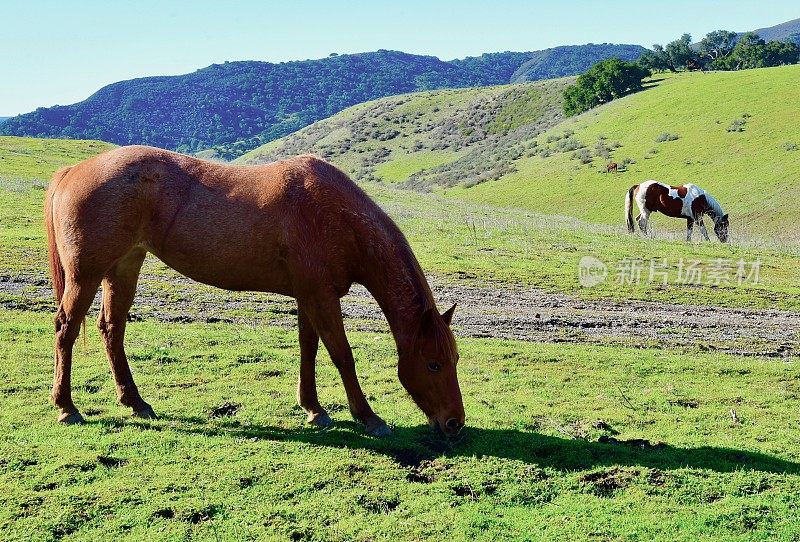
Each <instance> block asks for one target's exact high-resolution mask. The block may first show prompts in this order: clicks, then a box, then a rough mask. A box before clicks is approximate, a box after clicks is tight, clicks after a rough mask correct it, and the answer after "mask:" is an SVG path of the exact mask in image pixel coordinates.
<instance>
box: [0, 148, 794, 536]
mask: <svg viewBox="0 0 800 542" xmlns="http://www.w3.org/2000/svg"><path fill="white" fill-rule="evenodd" d="M29 144H30V145H38V144H39V143H37V142H36V140H27V141H26V140H19V139H18V138H0V157H9V156H12V155H13V156H14V157H15V158H14V160H16V162H15V164H16V165H15V169H14V170H13V172H11V171H10V170H8V171H7V170H6V169H2V170H0V244H1V245H2V256H1V258H0V277H1V278H0V344H1V345H2V349H0V395H2V406H3V408H2V410H0V504H1V505H2V506H0V538H2V539H4V540H62V539H63V540H96V539H107V538H112V537H113V538H116V539H130V540H189V539H192V540H238V539H243V540H248V539H252V540H256V539H277V540H282V539H283V540H285V539H290V540H418V539H426V540H441V539H442V538H444V537H449V538H451V539H453V540H468V539H478V540H484V539H485V540H525V539H530V540H541V539H546V540H575V539H587V538H588V539H598V540H617V539H623V540H692V541H694V540H704V539H726V540H759V539H761V540H768V539H769V540H795V539H796V537H797V533H798V532H800V524H799V523H800V520H798V518H797V516H796V514H795V513H794V510H796V509H797V507H798V506H800V445H798V442H800V424H798V421H799V420H798V414H797V413H798V408H797V406H798V404H800V403H799V401H800V384H798V378H797V376H798V375H797V356H796V351H797V345H798V340H799V339H800V337H798V326H797V319H796V314H797V310H798V308H799V307H800V301H798V299H800V296H798V293H800V277H798V273H797V272H796V270H797V269H798V265H799V264H800V250H798V248H797V246H796V245H794V244H792V243H782V242H774V241H765V240H764V239H763V238H759V237H752V236H747V237H745V236H739V238H738V239H736V238H735V241H734V243H732V244H731V245H720V244H717V243H700V242H695V243H691V244H687V243H685V242H683V241H681V240H679V239H673V238H671V237H670V236H669V235H666V234H662V235H660V236H658V237H656V238H653V239H645V238H642V237H640V236H628V235H627V234H625V233H623V232H622V224H621V221H620V225H619V226H607V225H598V224H592V223H589V222H582V221H580V220H577V219H575V218H570V217H566V216H558V215H540V214H535V213H533V212H530V211H524V210H509V209H501V208H494V207H489V206H486V205H484V204H478V203H463V202H460V201H457V200H452V199H450V198H449V197H439V196H431V195H423V194H416V193H411V192H408V191H403V190H397V189H395V188H392V187H390V186H384V185H380V184H367V185H365V187H366V188H367V190H368V191H369V192H370V194H371V195H372V196H373V197H375V198H376V199H377V200H378V201H379V202H380V203H381V205H382V206H383V207H384V208H385V209H386V210H387V211H388V212H389V213H390V215H391V216H392V217H394V218H395V219H396V220H397V222H398V224H399V225H400V226H401V228H402V229H403V230H404V232H406V234H407V236H408V237H409V240H410V242H411V244H412V247H413V248H414V250H415V252H416V254H417V256H418V257H419V259H420V262H421V264H422V266H423V268H424V269H425V271H426V272H427V273H429V274H430V276H431V279H432V282H433V283H434V294H435V296H436V298H437V301H438V302H439V305H440V308H445V307H446V306H448V305H447V304H448V303H450V302H453V301H456V302H459V304H460V308H459V309H457V311H456V316H455V321H454V329H455V332H456V336H457V337H458V338H459V345H460V349H461V362H460V364H459V376H460V381H461V386H462V391H463V395H464V401H465V407H466V411H467V428H466V429H465V431H463V432H462V434H461V435H460V436H459V437H458V438H456V439H454V440H450V441H448V440H444V439H441V438H440V437H436V436H434V435H432V434H431V433H430V432H429V430H428V428H427V425H426V424H425V423H424V422H425V419H424V416H423V415H422V414H421V413H420V412H419V411H418V409H417V408H416V407H415V406H414V405H413V404H412V402H411V401H410V399H409V398H408V397H407V395H406V394H405V392H404V391H403V390H402V388H401V386H400V384H399V382H398V381H397V377H396V354H395V352H394V343H393V341H392V338H391V335H389V334H388V332H387V329H386V327H385V324H384V323H383V321H382V320H381V319H380V318H379V317H377V316H376V315H375V308H374V305H373V304H372V303H371V302H370V301H369V300H367V299H365V298H363V297H360V296H359V295H353V296H349V297H348V298H347V299H346V300H345V312H346V314H348V315H349V318H348V319H347V321H346V325H347V327H348V329H349V330H350V336H351V340H352V343H353V346H354V352H355V356H356V360H357V367H358V370H359V375H360V376H361V379H362V383H363V386H364V389H365V392H366V393H367V394H368V397H369V399H370V402H371V403H372V405H373V407H374V408H375V410H376V412H377V413H378V414H379V415H381V416H382V417H384V419H386V421H387V422H388V423H389V424H390V425H391V426H392V427H393V428H394V430H395V433H394V435H393V436H391V437H389V438H386V439H374V438H370V437H365V436H363V434H362V431H361V428H360V426H359V425H357V424H356V423H354V422H351V421H349V414H348V413H347V409H346V408H345V407H344V405H345V404H346V402H345V399H344V391H343V389H342V386H341V383H340V381H339V377H338V374H337V373H336V371H335V369H334V368H333V366H332V364H331V363H330V361H329V360H328V359H327V355H326V354H325V353H324V352H321V353H320V356H319V358H320V359H319V362H318V384H319V389H320V397H321V401H322V403H323V406H325V407H326V408H327V409H328V410H329V412H330V413H331V415H332V417H333V418H334V420H335V422H336V424H337V425H336V427H335V428H333V429H331V430H328V431H324V432H318V431H315V430H312V429H310V428H307V427H305V425H304V415H303V413H302V410H301V409H300V408H299V407H297V406H296V405H295V399H294V394H295V391H294V388H295V385H296V377H297V370H298V356H299V352H298V346H297V338H296V330H295V329H294V316H293V315H292V310H293V309H292V303H291V302H290V301H289V300H286V299H283V298H278V297H276V296H270V295H262V294H247V293H226V292H220V291H218V290H213V289H211V288H208V287H205V286H202V285H197V284H194V283H190V282H188V281H185V280H183V279H181V278H179V277H178V276H177V275H175V274H174V272H172V271H171V270H169V269H167V268H166V267H165V266H164V265H163V264H161V263H159V262H157V261H154V260H149V261H148V262H146V266H145V269H144V272H143V275H142V281H141V283H140V287H139V297H138V301H137V302H135V303H134V307H133V310H132V317H131V320H132V322H131V324H130V325H129V327H128V341H127V342H128V354H129V357H130V359H131V365H132V368H133V370H134V373H135V376H136V379H137V382H138V384H139V387H140V390H141V391H142V395H143V397H144V398H145V400H147V401H148V402H150V403H151V404H152V405H153V407H154V409H155V410H156V412H157V413H158V414H159V415H160V416H161V418H160V419H159V420H155V421H142V420H135V419H131V418H130V417H128V409H126V408H124V407H121V406H119V405H117V404H116V403H115V397H114V386H113V382H112V379H111V377H110V374H109V370H108V367H107V362H106V360H105V355H104V353H103V351H102V348H101V342H100V340H99V337H98V334H97V331H96V330H95V329H94V326H93V323H92V322H91V320H90V323H89V326H88V329H89V331H88V337H87V341H86V346H85V347H84V346H83V343H82V339H79V341H78V343H77V344H76V357H75V366H74V376H73V384H74V388H75V400H76V403H77V405H78V407H79V408H81V409H82V411H83V412H84V414H85V415H86V416H87V423H86V424H85V425H83V426H79V427H61V426H59V425H58V424H56V423H55V415H56V412H55V409H54V408H53V407H52V406H51V405H50V404H49V402H48V394H49V388H50V383H51V375H52V311H53V310H54V306H53V305H54V304H53V302H52V301H51V293H50V290H49V287H48V285H47V280H46V266H45V243H44V232H43V228H42V225H41V204H42V197H43V195H44V192H43V190H41V187H42V186H43V184H44V183H43V182H42V180H43V179H46V178H47V177H48V176H49V174H50V172H51V171H52V169H55V168H56V167H57V166H59V165H61V164H63V163H68V162H70V161H74V160H76V159H79V158H81V157H82V156H87V155H91V154H93V153H95V152H97V151H98V150H99V149H98V148H96V147H94V146H91V147H90V146H89V145H101V144H99V143H91V144H89V143H87V144H80V143H74V142H70V143H65V145H68V146H77V148H76V147H72V150H71V151H70V152H71V154H70V155H69V156H65V157H63V158H61V157H59V153H60V152H61V151H59V150H56V148H57V147H58V143H57V142H48V143H47V145H49V146H50V147H49V150H43V149H39V150H37V151H36V152H29V153H28V154H27V156H28V157H27V158H26V157H25V155H24V153H21V152H18V150H19V148H20V147H25V146H26V145H29ZM81 145H83V146H81ZM7 159H9V158H3V160H7ZM36 160H39V161H41V162H40V163H37V162H36ZM618 199H619V202H620V210H619V213H618V214H619V215H620V218H621V214H622V213H621V200H622V198H621V194H620V197H619V198H618ZM586 255H592V256H594V257H596V258H598V259H599V260H601V261H603V262H606V263H607V264H608V265H609V269H610V274H609V277H608V279H607V280H606V281H605V282H603V283H601V284H600V285H597V286H595V287H592V288H582V287H581V286H580V283H579V277H578V264H579V262H580V260H581V258H582V257H583V256H586ZM625 258H639V259H641V260H642V261H645V262H647V261H650V260H652V259H653V258H665V259H666V260H667V269H666V271H667V274H668V279H669V280H668V282H669V284H668V286H665V285H664V284H662V283H659V282H652V281H647V280H641V281H639V282H638V284H637V283H627V282H624V281H622V282H618V281H617V280H616V277H615V276H614V266H615V265H617V264H619V263H620V262H622V261H624V260H625ZM681 259H685V260H687V261H688V260H698V261H700V262H701V264H702V265H701V267H703V269H705V270H706V272H708V270H709V269H710V267H711V266H713V265H714V264H713V262H715V261H717V260H730V261H736V260H738V259H746V260H747V261H753V260H754V259H759V260H760V261H761V262H762V267H761V276H760V280H759V281H758V283H745V284H742V285H738V284H733V283H725V284H719V285H708V284H702V285H698V284H688V283H687V284H677V283H675V280H674V279H676V274H677V273H678V265H679V261H680V260H681ZM704 276H705V275H704ZM478 286H481V287H485V288H487V289H488V290H482V291H480V292H483V293H480V292H479V294H480V295H478V294H474V293H473V294H472V295H473V297H470V296H469V295H466V294H465V292H476V291H478V290H474V289H473V290H470V288H477V287H478ZM519 288H522V289H524V290H525V291H535V292H539V293H540V294H539V295H540V298H541V300H542V302H541V304H537V305H536V306H529V307H523V308H519V309H517V310H519V311H520V314H515V315H514V318H512V319H506V317H507V314H506V312H507V310H508V309H507V308H506V305H505V303H504V302H503V299H505V298H503V297H502V295H506V296H507V297H513V296H514V295H515V294H514V292H515V291H516V290H515V289H519ZM493 295H496V296H497V300H498V301H493V299H494V298H493V297H492V296H493ZM484 298H487V299H484ZM642 299H646V300H655V301H656V302H658V303H661V305H660V306H661V307H662V309H663V311H664V314H663V316H659V318H660V319H661V320H662V325H663V326H664V327H662V328H659V329H658V331H657V333H654V334H651V335H648V333H647V329H642V330H641V332H640V333H637V332H636V331H634V332H631V333H626V334H624V336H619V335H615V334H614V333H613V329H609V330H607V331H603V332H601V333H598V334H596V335H594V336H592V338H591V340H589V339H588V338H587V336H586V335H583V334H582V332H581V331H580V330H577V331H576V330H568V329H566V328H565V326H564V325H562V324H563V323H562V324H559V321H558V320H559V318H563V316H558V317H557V316H555V315H556V314H559V313H558V311H560V310H564V311H566V312H571V313H572V314H573V317H574V318H575V319H576V320H579V321H583V320H588V319H590V318H591V316H592V315H591V314H590V313H589V312H587V311H588V310H589V309H586V306H589V305H588V304H590V303H591V304H593V305H591V306H593V307H607V308H614V309H615V310H620V311H623V312H624V311H626V310H627V311H629V312H630V313H631V314H630V315H629V318H630V321H636V320H638V319H639V318H640V316H642V315H638V314H636V310H638V309H637V308H636V307H640V305H636V303H637V301H636V300H642ZM479 301H482V302H483V303H484V305H483V306H482V307H485V306H487V305H488V307H489V308H488V309H485V310H484V309H483V308H482V310H483V313H482V314H475V313H474V312H470V309H469V306H470V304H471V303H472V304H478V303H479ZM580 307H584V308H580ZM626 307H627V308H626ZM709 307H721V309H720V311H721V312H722V313H723V314H731V315H734V314H735V315H737V316H738V317H741V318H742V319H743V320H753V321H755V322H758V321H760V320H759V319H764V320H763V321H765V322H766V321H768V318H777V317H780V318H783V320H781V322H784V324H783V325H780V326H778V325H777V324H776V329H774V330H770V329H766V330H764V331H765V332H766V333H767V335H765V336H756V335H755V334H753V335H748V334H744V333H741V334H739V333H736V332H735V330H734V331H732V330H731V328H730V327H726V325H727V324H728V322H726V321H725V320H724V319H721V320H720V321H718V322H717V323H716V324H712V325H711V327H708V328H706V327H704V326H702V325H696V322H695V321H694V320H693V318H692V317H691V316H689V317H686V316H685V314H694V312H695V311H701V310H702V311H705V312H710V313H713V312H714V309H713V308H709ZM724 310H727V311H729V312H728V313H725V312H724ZM522 313H525V314H526V315H527V316H529V318H530V322H534V323H532V324H527V323H526V324H525V325H530V326H531V327H533V328H536V329H539V330H540V331H541V337H540V340H537V341H535V342H532V341H529V340H512V339H510V338H508V337H507V335H506V334H505V332H506V331H508V329H510V328H513V327H514V326H519V325H520V324H519V322H520V321H521V320H517V319H516V318H518V317H519V318H522V316H523V314H522ZM534 313H536V315H534ZM95 315H96V308H95V310H93V311H92V312H91V313H90V318H91V317H94V316H95ZM537 315H538V317H537ZM460 318H461V320H460ZM476 318H481V319H482V321H483V322H484V323H486V322H488V323H487V324H485V325H483V326H482V327H480V329H476V328H475V327H474V326H472V325H471V323H470V322H471V319H476ZM538 319H541V320H542V322H541V323H535V320H538ZM642 321H643V322H647V320H644V319H642ZM769 321H770V322H773V321H775V322H777V320H769ZM492 322H497V323H496V324H492ZM526 322H528V320H526ZM546 322H550V323H546ZM648 325H649V324H647V323H645V324H643V327H644V328H646V327H647V326H648ZM670 325H674V326H679V325H680V326H686V327H687V329H688V330H689V331H686V330H682V331H681V330H677V331H676V330H672V331H670V330H668V329H667V326H670ZM761 327H768V326H766V325H765V326H761ZM778 327H780V329H778ZM673 332H675V333H679V332H680V333H683V332H686V333H688V337H689V338H690V339H691V340H690V341H685V342H682V343H680V344H676V343H674V342H671V341H670V340H667V337H669V336H672V335H671V334H672V333H673ZM769 333H775V334H777V333H780V334H781V337H782V338H781V340H780V341H776V340H772V339H771V337H772V336H771V335H769ZM654 518H658V521H654Z"/></svg>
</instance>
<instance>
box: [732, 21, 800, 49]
mask: <svg viewBox="0 0 800 542" xmlns="http://www.w3.org/2000/svg"><path fill="white" fill-rule="evenodd" d="M753 32H755V33H756V34H758V35H759V36H761V39H763V40H764V41H787V40H790V41H794V42H796V43H799V44H800V19H792V20H791V21H786V22H785V23H781V24H776V25H775V26H770V27H767V28H759V29H758V30H754V31H753ZM742 34H744V32H739V36H741V35H742Z"/></svg>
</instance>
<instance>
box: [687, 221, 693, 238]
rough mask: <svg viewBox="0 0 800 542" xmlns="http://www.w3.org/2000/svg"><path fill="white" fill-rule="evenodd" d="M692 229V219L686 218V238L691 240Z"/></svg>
mask: <svg viewBox="0 0 800 542" xmlns="http://www.w3.org/2000/svg"><path fill="white" fill-rule="evenodd" d="M693 231H694V219H692V218H687V219H686V240H687V241H691V240H692V232H693Z"/></svg>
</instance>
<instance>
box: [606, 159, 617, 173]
mask: <svg viewBox="0 0 800 542" xmlns="http://www.w3.org/2000/svg"><path fill="white" fill-rule="evenodd" d="M617 167H618V166H617V163H616V162H609V163H608V164H607V165H606V173H616V172H617Z"/></svg>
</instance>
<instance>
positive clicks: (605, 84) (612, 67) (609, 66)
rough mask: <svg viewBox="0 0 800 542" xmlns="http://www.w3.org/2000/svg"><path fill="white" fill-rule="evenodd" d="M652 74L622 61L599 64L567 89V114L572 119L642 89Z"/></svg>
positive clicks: (611, 60)
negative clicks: (645, 79)
mask: <svg viewBox="0 0 800 542" xmlns="http://www.w3.org/2000/svg"><path fill="white" fill-rule="evenodd" d="M649 75H650V71H649V70H647V69H645V68H643V67H642V66H640V65H639V64H635V63H632V62H625V61H622V60H620V59H618V58H609V59H607V60H603V61H601V62H598V63H597V64H595V65H594V66H592V67H591V68H589V70H588V71H587V72H586V73H584V74H583V75H580V76H578V80H577V81H576V82H575V84H574V85H570V86H568V87H567V88H566V89H565V90H564V114H565V115H566V116H568V117H571V116H572V115H577V114H578V113H582V112H584V111H588V110H589V109H591V108H592V107H595V106H597V105H600V104H602V103H605V102H610V101H611V100H613V99H615V98H619V97H620V96H624V95H625V94H628V93H630V92H635V91H637V90H640V89H641V88H642V79H644V78H645V77H647V76H649Z"/></svg>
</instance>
